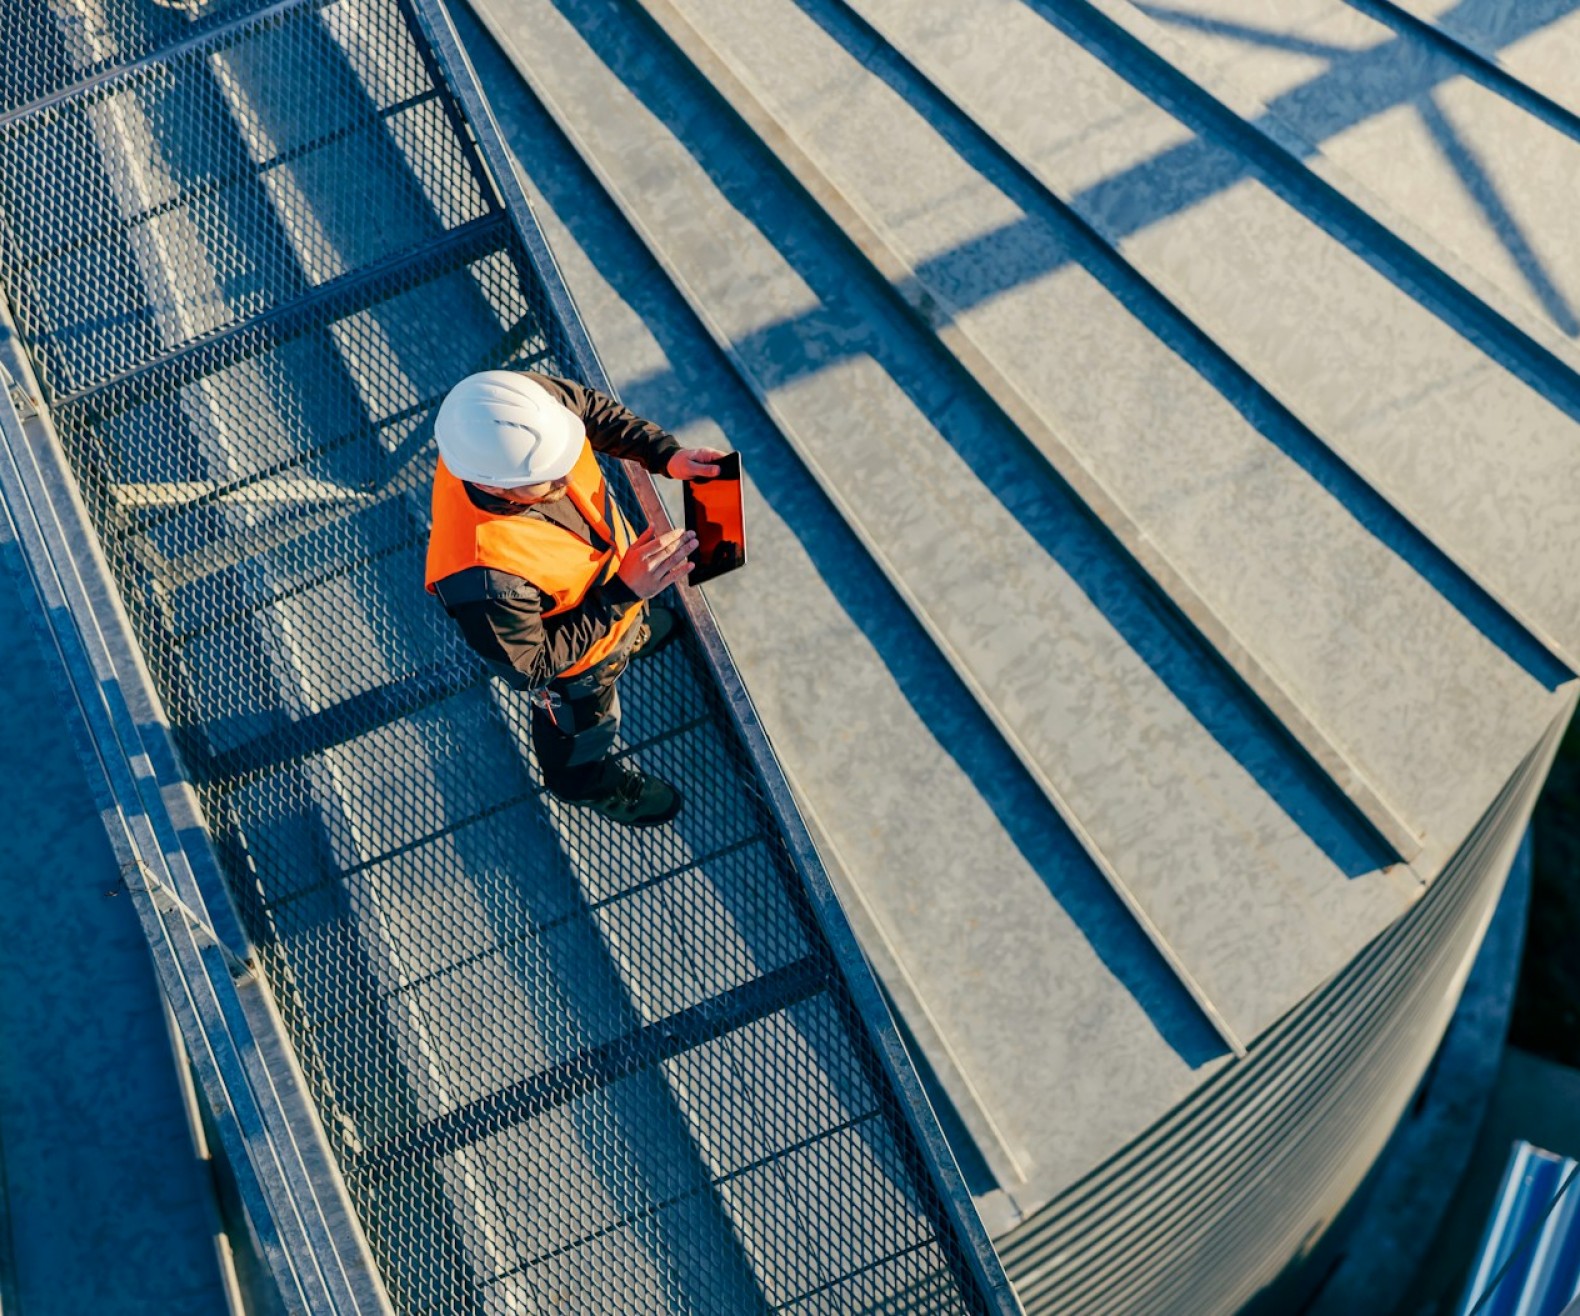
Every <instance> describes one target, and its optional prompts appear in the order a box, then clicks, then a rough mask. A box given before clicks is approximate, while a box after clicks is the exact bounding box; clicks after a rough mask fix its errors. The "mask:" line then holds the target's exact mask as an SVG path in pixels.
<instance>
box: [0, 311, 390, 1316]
mask: <svg viewBox="0 0 1580 1316" xmlns="http://www.w3.org/2000/svg"><path fill="white" fill-rule="evenodd" d="M0 322H3V331H4V333H5V334H6V338H7V340H8V343H7V345H10V344H11V343H14V337H13V336H12V335H11V332H10V329H9V312H8V311H7V310H6V309H5V306H4V303H3V301H0ZM17 364H21V363H20V362H18V363H17ZM3 382H4V384H5V387H4V388H0V394H3V396H0V495H3V498H0V501H3V503H4V505H5V508H6V512H7V519H8V521H9V522H10V525H11V528H12V530H13V532H14V534H15V536H16V539H17V542H18V544H19V545H20V547H21V550H22V554H21V555H22V559H23V562H24V563H25V565H26V567H27V571H28V574H29V576H30V578H31V580H32V584H33V587H34V592H35V597H36V599H37V601H38V603H39V605H40V606H39V618H38V619H39V623H40V625H41V627H42V628H43V630H44V633H45V634H46V636H47V637H48V639H49V641H50V643H51V644H52V645H53V647H54V648H55V650H56V651H57V652H58V653H59V655H60V659H61V663H62V665H63V667H64V669H65V677H66V680H67V682H68V684H69V687H70V692H71V696H72V699H73V702H74V706H75V710H76V713H77V716H78V718H79V719H80V723H79V725H80V728H81V731H82V733H83V735H82V739H81V740H80V741H79V745H80V747H81V748H82V749H83V751H84V755H85V757H86V758H88V759H89V760H90V761H89V765H88V766H89V769H90V771H89V781H90V784H92V785H93V787H94V788H95V790H96V793H97V794H98V797H99V798H98V801H97V802H98V804H99V807H100V813H101V816H102V817H103V819H104V823H105V828H106V831H107V833H108V835H109V839H110V844H111V847H112V849H113V851H114V854H115V858H116V861H117V863H118V864H119V865H120V869H121V874H122V878H123V881H124V882H125V885H126V888H127V890H128V892H129V893H130V894H131V897H132V901H133V904H134V906H135V907H136V909H137V914H138V919H139V921H140V922H141V923H142V926H143V931H144V934H145V935H146V937H147V939H148V944H149V948H150V950H151V951H152V953H153V959H154V968H155V971H156V972H157V974H158V977H159V982H160V986H161V988H162V989H163V991H164V993H165V997H166V999H167V1001H168V1002H169V1004H170V1008H171V1011H172V1013H173V1014H174V1016H175V1020H176V1023H177V1026H178V1027H179V1029H180V1033H181V1039H182V1042H183V1045H184V1047H185V1049H186V1053H187V1056H188V1058H189V1060H190V1062H191V1064H192V1067H193V1070H194V1071H195V1074H196V1077H197V1081H198V1086H199V1088H200V1090H201V1091H202V1093H203V1096H204V1099H205V1102H206V1104H207V1107H208V1111H209V1114H210V1116H211V1117H212V1119H213V1120H214V1123H215V1126H216V1128H217V1130H218V1133H219V1140H220V1144H221V1146H222V1147H223V1148H224V1151H225V1155H226V1160H227V1164H228V1165H229V1167H230V1169H231V1172H232V1174H233V1175H234V1177H235V1180H236V1184H237V1189H238V1192H239V1195H240V1197H241V1200H242V1203H243V1206H244V1207H245V1209H246V1215H247V1220H248V1224H249V1227H250V1228H251V1230H252V1233H253V1240H254V1243H255V1244H256V1246H257V1249H258V1253H259V1255H260V1256H261V1257H262V1258H263V1259H264V1261H265V1264H266V1265H267V1266H268V1268H269V1271H270V1274H271V1275H272V1277H273V1279H274V1281H275V1283H276V1285H277V1287H278V1290H279V1294H280V1297H281V1300H282V1301H283V1303H284V1305H285V1308H286V1310H287V1311H289V1312H291V1313H292V1314H293V1316H295V1314H296V1313H302V1314H303V1316H309V1314H311V1316H318V1314H319V1313H323V1314H324V1316H342V1313H344V1314H345V1316H351V1314H352V1313H370V1314H372V1313H382V1312H387V1311H389V1310H390V1308H389V1305H388V1303H387V1301H386V1300H385V1299H384V1298H383V1296H382V1292H381V1289H380V1286H379V1283H378V1280H377V1277H376V1272H375V1271H374V1269H373V1266H372V1264H371V1261H370V1258H369V1257H368V1254H367V1250H366V1245H365V1244H364V1243H362V1241H361V1239H360V1236H359V1235H358V1233H357V1231H356V1229H355V1227H354V1226H353V1225H352V1223H351V1216H350V1213H349V1211H347V1209H346V1206H345V1203H344V1201H343V1200H342V1199H341V1198H340V1197H339V1194H338V1192H337V1189H336V1183H335V1180H334V1179H333V1178H332V1177H331V1176H328V1175H325V1174H324V1173H323V1172H322V1169H321V1167H322V1165H323V1164H324V1154H323V1152H322V1150H321V1149H319V1148H316V1147H310V1146H306V1145H304V1139H310V1138H311V1137H312V1127H311V1124H310V1123H308V1122H305V1121H303V1120H302V1119H301V1118H300V1116H299V1115H298V1114H296V1113H294V1112H293V1111H292V1110H291V1109H289V1108H288V1105H287V1101H286V1099H285V1097H284V1093H285V1092H286V1091H287V1090H288V1089H291V1088H293V1087H294V1086H295V1076H294V1075H293V1074H291V1073H289V1072H281V1071H280V1069H279V1067H278V1066H271V1065H270V1064H269V1063H268V1061H267V1060H266V1058H265V1053H264V1051H263V1049H262V1048H260V1046H259V1045H258V1040H257V1038H256V1036H255V1035H254V1025H253V1020H252V1016H256V1015H258V1014H259V1013H260V1012H263V1013H268V1005H267V1002H266V1000H264V999H262V998H261V997H260V993H261V992H262V987H261V984H260V983H259V981H258V979H257V976H256V974H255V972H254V971H253V968H252V964H251V961H250V953H249V951H248V949H247V948H246V947H244V946H242V945H240V944H237V945H231V944H227V942H226V941H225V940H223V939H222V938H221V937H220V935H219V934H218V933H217V932H216V931H215V928H214V922H213V919H212V917H211V915H210V911H209V906H208V902H207V901H206V900H205V898H204V893H203V890H202V886H201V884H200V882H199V878H198V873H199V872H205V874H206V875H207V876H208V877H209V880H210V882H211V883H217V881H218V875H217V874H213V873H209V872H206V870H207V869H208V866H209V861H208V859H207V856H206V855H203V854H201V853H194V852H192V851H190V850H189V849H188V848H187V846H186V844H185V843H184V842H183V840H182V834H183V832H185V831H186V830H187V829H188V827H189V825H190V823H191V822H192V821H193V819H189V818H184V817H179V816H178V808H177V807H173V806H172V801H171V797H172V796H175V797H176V798H178V799H179V798H181V791H180V788H179V781H178V779H176V778H175V776H174V774H173V773H172V772H171V770H170V769H171V767H173V764H174V756H173V753H172V750H171V747H170V745H169V743H168V740H167V738H166V735H165V731H164V727H163V724H162V721H160V720H159V719H158V715H157V711H156V710H148V711H149V712H152V713H153V714H154V716H153V717H152V718H150V717H148V716H145V717H143V718H141V719H140V718H139V717H137V716H136V715H134V712H133V709H132V707H131V704H130V702H129V699H128V691H129V690H131V689H136V688H143V686H144V682H143V679H142V677H141V674H140V673H139V672H138V671H137V670H136V668H137V663H136V658H135V652H136V649H135V641H134V640H133V639H132V636H131V633H130V628H129V626H128V625H127V622H126V619H125V617H124V615H123V614H122V613H121V611H120V609H119V608H118V607H116V606H114V604H113V600H114V599H115V597H116V594H115V585H114V582H113V580H112V579H111V577H110V574H109V569H108V566H107V565H106V563H105V562H104V560H103V558H102V556H101V555H100V554H99V553H98V552H97V551H96V548H95V541H94V538H93V536H92V534H91V532H89V530H88V521H87V515H86V512H85V510H84V509H83V508H82V506H81V503H80V502H79V501H78V500H77V499H76V498H75V497H74V496H73V494H72V481H71V477H70V475H69V473H68V472H66V471H65V470H64V469H63V467H62V466H61V465H60V461H59V456H58V453H59V447H58V444H57V443H56V442H55V441H54V439H53V436H52V434H51V433H50V431H49V425H48V419H47V415H46V414H45V413H44V412H43V410H42V409H39V410H38V411H37V413H36V414H34V415H33V416H31V417H30V418H29V420H28V422H27V423H26V424H24V418H23V415H22V414H21V411H20V410H19V408H18V406H17V394H18V392H20V393H21V395H22V396H23V397H24V398H26V399H27V400H29V401H31V400H32V397H33V395H32V391H31V389H30V388H29V387H28V385H27V383H26V381H25V380H24V381H23V382H22V383H20V384H18V383H17V382H16V381H13V379H12V378H11V376H10V372H9V371H6V372H5V378H4V380H3ZM29 431H31V433H30V432H29ZM156 763H157V764H161V765H164V771H160V770H158V769H156V767H155V765H156ZM214 889H215V890H216V892H217V893H219V895H220V899H221V900H223V899H224V897H223V894H222V892H219V889H218V887H217V886H215V887H214ZM244 993H246V994H247V995H250V996H252V997H253V998H254V999H253V1000H252V1001H250V1002H249V1001H246V1000H244V999H243V994H244ZM301 1101H302V1099H301V1097H300V1095H299V1094H296V1103H297V1104H298V1105H300V1104H301Z"/></svg>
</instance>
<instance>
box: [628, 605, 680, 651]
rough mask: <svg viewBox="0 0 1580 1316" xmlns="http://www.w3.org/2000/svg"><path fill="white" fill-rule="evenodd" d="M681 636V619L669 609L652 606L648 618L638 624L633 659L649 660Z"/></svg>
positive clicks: (633, 645) (632, 648) (648, 610)
mask: <svg viewBox="0 0 1580 1316" xmlns="http://www.w3.org/2000/svg"><path fill="white" fill-rule="evenodd" d="M679 634H680V618H678V617H677V616H675V614H674V613H673V612H671V611H670V610H669V609H668V608H661V607H659V606H658V605H657V604H650V605H649V607H648V609H647V616H646V617H645V618H644V619H643V620H642V621H640V622H638V623H637V627H636V634H635V635H634V636H633V637H632V639H633V641H634V643H633V644H632V646H631V657H633V658H648V657H651V656H652V655H653V654H655V653H657V652H658V651H659V650H660V649H662V648H663V647H664V646H665V645H666V644H668V643H669V642H670V641H671V640H673V639H674V638H675V637H676V636H677V635H679Z"/></svg>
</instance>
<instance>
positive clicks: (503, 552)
mask: <svg viewBox="0 0 1580 1316" xmlns="http://www.w3.org/2000/svg"><path fill="white" fill-rule="evenodd" d="M565 492H566V497H568V498H569V499H570V500H571V504H572V505H573V506H574V507H575V508H576V510H577V511H578V512H580V513H581V514H582V517H583V518H584V519H585V520H586V522H587V524H588V525H589V526H591V527H592V529H593V531H594V533H595V534H597V535H598V537H599V538H600V539H601V540H602V541H603V542H604V543H607V544H608V545H610V547H608V548H600V547H598V545H596V544H590V543H588V542H587V541H586V540H585V539H583V538H582V537H581V536H580V535H578V534H576V533H574V532H573V531H570V530H567V529H566V528H565V527H564V526H560V525H555V524H554V523H553V522H552V521H544V520H541V519H539V518H538V517H535V516H519V515H518V516H509V515H501V514H499V513H496V512H485V511H484V510H483V509H482V508H481V507H478V506H477V505H476V504H475V503H473V502H472V500H471V499H470V498H469V497H467V493H466V486H465V485H464V484H462V483H461V481H460V480H458V479H456V478H455V476H453V475H451V474H450V472H449V471H448V470H447V469H446V468H445V464H444V462H443V461H440V462H439V463H438V467H437V469H436V470H435V471H434V478H433V529H432V530H431V531H430V532H429V535H428V566H427V571H426V573H425V583H426V585H427V587H428V592H429V593H430V594H432V593H434V584H435V582H437V581H441V580H443V579H444V578H445V577H446V576H453V575H454V574H455V573H456V572H458V571H465V570H467V569H468V568H469V567H493V568H495V569H496V570H499V571H508V572H509V573H510V574H511V575H513V576H520V577H522V579H524V580H529V581H531V582H532V583H533V584H534V585H536V586H537V587H538V588H539V589H541V590H542V591H543V592H544V593H545V594H547V595H549V596H550V597H551V598H552V599H553V600H554V606H553V607H552V608H550V609H549V610H548V611H547V612H545V613H544V614H543V615H544V616H545V617H552V616H554V615H555V614H556V613H561V612H565V611H566V610H567V609H570V608H574V607H576V606H577V605H578V604H579V603H581V601H582V600H583V599H584V598H586V596H587V591H588V590H589V589H591V588H592V587H593V586H594V585H598V584H603V583H604V582H606V581H608V580H611V579H612V578H613V577H614V575H615V573H616V572H617V571H618V570H619V568H620V559H621V558H622V557H623V556H624V555H625V550H626V549H627V548H629V547H630V545H631V541H632V540H633V539H634V538H635V535H633V534H632V532H631V526H630V524H629V523H628V522H627V521H626V519H625V517H624V516H623V515H622V514H621V512H620V508H619V506H618V505H617V504H616V503H615V501H614V498H613V496H612V495H611V494H610V491H609V486H608V482H607V481H606V480H605V479H604V474H603V468H602V467H600V466H599V465H598V458H597V455H596V454H595V453H594V452H593V450H592V445H591V444H589V443H587V442H586V441H585V440H584V441H583V443H582V451H581V456H580V457H578V458H577V459H576V465H575V466H574V467H572V468H571V473H570V479H569V481H568V482H567V484H566V491H565ZM641 618H642V609H641V608H636V607H633V608H630V609H629V610H627V612H626V614H625V615H624V616H623V617H621V618H620V619H619V620H617V621H616V622H615V623H614V625H613V626H612V627H610V629H609V632H608V633H607V634H606V635H604V636H602V637H601V638H599V639H598V640H597V641H596V642H594V644H593V645H592V647H591V648H589V649H588V650H587V652H586V653H584V654H583V655H582V656H581V657H580V658H578V659H577V660H576V661H575V662H574V663H572V664H571V665H570V666H569V667H567V668H566V669H565V670H564V671H562V672H560V673H558V675H560V676H562V677H564V676H575V675H576V674H577V673H578V672H584V671H586V670H587V669H588V668H589V667H591V666H592V665H593V664H594V663H596V662H598V661H599V660H600V659H601V658H604V657H606V656H607V655H608V654H610V653H612V652H613V651H614V650H615V648H616V647H617V646H618V645H619V643H620V640H621V639H622V638H623V637H624V635H625V633H626V632H627V631H628V630H630V629H631V628H632V627H633V626H635V625H636V624H637V622H639V621H640V620H641Z"/></svg>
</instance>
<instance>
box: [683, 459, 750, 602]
mask: <svg viewBox="0 0 1580 1316" xmlns="http://www.w3.org/2000/svg"><path fill="white" fill-rule="evenodd" d="M716 465H717V466H718V468H719V473H718V474H717V475H709V476H705V477H699V478H697V479H693V480H687V481H686V482H685V484H684V485H683V486H682V489H683V490H684V495H683V496H684V498H685V504H686V529H687V530H690V531H692V532H693V533H695V534H696V536H697V547H696V549H695V551H693V553H692V554H691V560H692V562H694V563H695V564H696V565H695V566H694V567H693V568H692V571H691V575H690V576H688V577H687V578H686V579H687V583H688V584H692V585H700V584H702V582H703V581H705V580H712V579H713V578H714V577H715V576H722V575H723V574H724V573H725V572H726V571H734V570H735V568H736V567H744V566H745V565H746V520H745V516H744V512H743V509H742V506H741V454H740V453H738V452H731V453H726V454H725V455H724V456H723V457H720V458H719V460H718V462H717V463H716Z"/></svg>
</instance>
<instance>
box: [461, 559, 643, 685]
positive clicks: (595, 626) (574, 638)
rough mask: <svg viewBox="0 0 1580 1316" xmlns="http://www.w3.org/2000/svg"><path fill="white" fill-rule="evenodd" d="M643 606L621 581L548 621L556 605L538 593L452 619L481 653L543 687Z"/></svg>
mask: <svg viewBox="0 0 1580 1316" xmlns="http://www.w3.org/2000/svg"><path fill="white" fill-rule="evenodd" d="M638 602H639V600H638V599H637V597H636V595H635V594H633V593H632V592H631V591H630V590H629V589H628V588H627V587H626V586H625V584H624V582H622V581H621V580H620V579H619V578H618V577H617V578H615V579H614V580H611V581H610V582H609V583H608V584H607V585H601V586H594V587H593V588H592V589H590V590H588V591H587V596H586V597H585V598H584V599H583V600H582V601H581V603H580V604H578V605H577V606H576V607H574V608H571V609H569V610H568V611H566V612H561V613H558V614H556V615H555V616H553V617H545V616H544V615H543V614H544V612H545V611H546V610H547V609H548V608H551V607H553V602H552V600H551V599H550V598H549V597H548V596H547V595H545V594H543V593H542V592H541V591H540V590H535V589H526V590H521V591H519V592H518V595H517V596H516V597H512V598H487V599H480V600H479V601H477V602H475V603H463V604H462V605H461V606H460V607H458V608H456V609H455V610H454V611H453V612H452V613H451V615H452V616H453V617H454V618H455V619H456V621H457V622H458V623H459V624H460V627H461V634H462V636H463V637H464V638H465V639H466V643H467V645H468V646H469V647H470V648H471V649H473V650H474V651H475V652H476V653H478V654H480V655H481V656H482V657H484V658H486V659H488V660H489V661H490V662H496V663H505V664H506V665H508V666H510V667H513V668H515V669H516V671H518V672H520V673H521V674H522V675H523V676H525V677H526V678H527V680H528V681H530V682H531V683H532V684H533V685H534V686H541V685H546V684H548V682H549V681H550V680H551V679H552V678H553V677H554V676H555V675H556V674H557V673H559V672H563V671H564V670H565V669H566V668H567V667H569V666H570V665H571V664H572V663H574V662H576V660H577V659H579V658H580V657H581V656H582V655H583V654H584V653H586V652H587V650H588V649H590V648H591V647H592V646H593V645H594V644H595V643H596V642H597V641H599V640H601V639H602V638H603V637H604V636H605V635H607V634H608V633H609V630H610V628H611V627H613V625H614V624H615V622H617V621H618V620H619V619H620V618H621V617H623V616H624V615H625V614H626V612H628V611H629V610H630V609H631V608H633V607H635V606H636V604H637V603H638Z"/></svg>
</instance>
